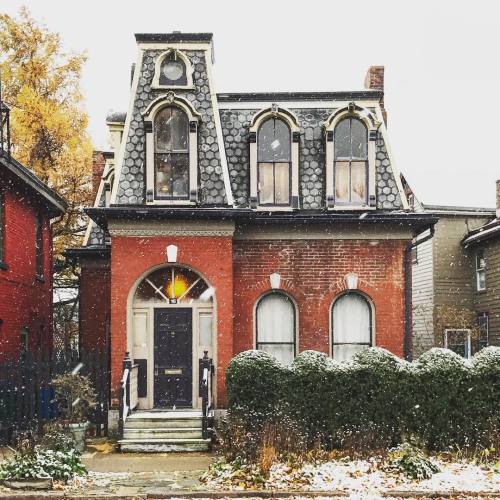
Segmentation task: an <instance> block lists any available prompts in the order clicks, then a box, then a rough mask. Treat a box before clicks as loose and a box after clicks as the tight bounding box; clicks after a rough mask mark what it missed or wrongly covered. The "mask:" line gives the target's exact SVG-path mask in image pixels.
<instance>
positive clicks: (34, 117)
mask: <svg viewBox="0 0 500 500" xmlns="http://www.w3.org/2000/svg"><path fill="white" fill-rule="evenodd" d="M85 60H86V56H85V54H75V53H66V52H65V51H64V49H63V45H62V41H61V38H60V36H59V34H58V33H51V32H49V31H48V29H47V27H46V26H44V25H43V24H40V23H38V22H37V21H35V20H34V19H33V18H32V17H31V15H30V13H29V11H28V10H27V9H26V8H22V9H21V11H20V13H19V17H18V18H13V17H10V16H8V15H6V14H0V71H1V79H2V98H3V100H4V101H5V102H6V103H7V104H8V105H9V106H10V108H11V136H12V154H13V156H14V157H15V158H16V159H17V160H18V161H20V162H21V163H23V164H24V165H26V166H27V167H29V168H31V169H32V170H33V171H34V172H35V174H36V175H37V176H38V177H39V178H40V179H41V180H42V181H43V182H45V183H46V184H48V185H49V186H50V187H51V188H53V189H54V190H55V191H57V192H58V193H59V194H60V195H61V196H63V197H64V198H65V199H66V201H67V202H68V205H69V206H68V211H67V213H66V214H65V215H64V216H63V217H62V218H61V219H60V220H58V221H57V222H56V223H55V224H54V236H55V242H54V243H55V248H54V250H55V254H56V258H57V257H58V256H59V255H60V254H61V252H62V251H63V250H64V249H65V248H67V247H69V246H74V245H78V244H79V243H80V241H81V237H82V236H83V233H84V230H85V227H84V226H85V221H84V218H83V216H82V208H83V207H84V206H87V205H89V204H90V203H91V199H90V198H91V172H92V144H91V141H90V139H89V136H88V134H87V131H86V129H87V122H88V117H87V114H86V113H85V111H84V109H83V106H82V95H81V92H80V77H81V71H82V67H83V64H84V63H85Z"/></svg>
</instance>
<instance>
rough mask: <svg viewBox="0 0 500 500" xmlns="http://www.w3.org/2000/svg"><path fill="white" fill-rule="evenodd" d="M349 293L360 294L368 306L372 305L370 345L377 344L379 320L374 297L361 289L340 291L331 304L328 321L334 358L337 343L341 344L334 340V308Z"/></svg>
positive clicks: (331, 354) (331, 353)
mask: <svg viewBox="0 0 500 500" xmlns="http://www.w3.org/2000/svg"><path fill="white" fill-rule="evenodd" d="M349 293H352V294H358V295H360V296H361V297H363V298H364V299H365V300H366V302H367V303H368V306H369V307H370V321H371V325H370V346H369V347H375V346H376V345H377V332H376V325H377V322H376V321H375V313H376V311H375V304H374V303H373V301H372V299H371V298H370V297H369V296H368V295H367V294H366V293H364V292H362V291H361V290H359V289H354V290H347V291H344V292H342V293H339V294H338V295H337V296H336V297H335V298H334V299H333V301H332V303H331V304H330V310H329V312H328V314H329V319H328V322H329V324H330V335H329V337H330V338H329V343H330V357H331V358H332V359H333V358H334V349H335V346H336V345H339V343H338V342H337V343H336V342H334V336H335V332H334V329H333V309H334V307H335V304H336V302H337V301H338V300H339V299H341V298H342V297H343V296H344V295H347V294H349Z"/></svg>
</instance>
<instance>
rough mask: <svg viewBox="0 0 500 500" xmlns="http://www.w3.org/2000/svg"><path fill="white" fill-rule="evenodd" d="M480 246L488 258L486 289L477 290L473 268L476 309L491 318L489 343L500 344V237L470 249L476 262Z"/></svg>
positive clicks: (472, 276) (471, 257)
mask: <svg viewBox="0 0 500 500" xmlns="http://www.w3.org/2000/svg"><path fill="white" fill-rule="evenodd" d="M478 248H483V250H484V256H485V258H486V290H485V291H484V292H478V291H476V270H475V266H474V268H473V269H472V270H471V274H470V281H471V284H472V286H473V288H474V292H473V296H474V310H475V312H476V313H482V312H487V313H488V318H489V344H490V345H496V346H500V237H497V238H495V239H492V240H488V241H485V242H484V243H482V244H481V246H474V247H472V248H470V249H469V254H470V260H471V262H473V263H475V255H476V251H477V249H478Z"/></svg>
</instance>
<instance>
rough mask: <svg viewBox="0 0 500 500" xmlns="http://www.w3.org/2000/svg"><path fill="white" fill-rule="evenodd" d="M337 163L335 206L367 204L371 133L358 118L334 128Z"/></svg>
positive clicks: (348, 120)
mask: <svg viewBox="0 0 500 500" xmlns="http://www.w3.org/2000/svg"><path fill="white" fill-rule="evenodd" d="M334 162H335V164H334V170H335V173H334V183H335V189H334V192H335V204H336V205H342V204H344V205H363V204H366V203H367V201H368V200H367V192H368V189H367V186H368V131H367V128H366V125H365V124H364V123H363V122H362V121H361V120H359V119H358V118H355V117H348V118H344V119H343V120H341V121H340V122H339V123H338V124H337V126H336V127H335V156H334Z"/></svg>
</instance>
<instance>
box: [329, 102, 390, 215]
mask: <svg viewBox="0 0 500 500" xmlns="http://www.w3.org/2000/svg"><path fill="white" fill-rule="evenodd" d="M344 118H357V119H358V120H361V121H362V122H363V123H364V124H365V126H366V128H367V130H368V186H367V191H368V196H367V203H363V204H352V205H345V204H342V205H336V203H335V190H334V179H335V127H336V126H337V124H338V123H339V122H340V121H342V120H343V119H344ZM380 125H381V123H380V122H379V121H378V120H377V118H375V116H374V115H373V113H371V112H370V110H368V109H366V108H363V107H361V106H358V105H357V104H356V103H354V102H351V103H349V104H348V105H347V106H345V107H343V108H340V109H338V110H336V111H334V112H333V113H332V114H331V115H330V116H329V118H328V120H327V121H326V122H325V124H324V127H325V138H326V147H325V150H326V155H325V156H326V158H325V160H326V206H327V208H328V210H363V211H364V210H375V209H376V208H377V191H376V190H377V186H376V167H375V161H376V152H377V135H378V134H377V131H378V128H379V127H380Z"/></svg>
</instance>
